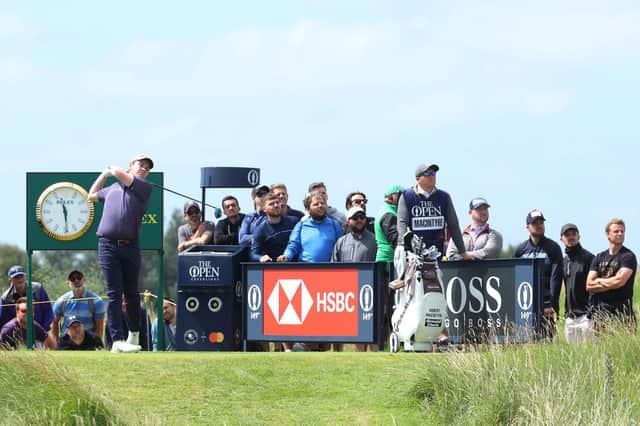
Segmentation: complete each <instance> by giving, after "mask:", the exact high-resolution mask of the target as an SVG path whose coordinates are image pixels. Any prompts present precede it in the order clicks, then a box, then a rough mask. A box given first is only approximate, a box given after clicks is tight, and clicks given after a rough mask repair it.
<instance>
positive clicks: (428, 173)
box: [422, 170, 436, 177]
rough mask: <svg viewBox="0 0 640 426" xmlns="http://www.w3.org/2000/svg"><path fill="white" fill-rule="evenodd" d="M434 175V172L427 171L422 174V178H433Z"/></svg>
mask: <svg viewBox="0 0 640 426" xmlns="http://www.w3.org/2000/svg"><path fill="white" fill-rule="evenodd" d="M435 175H436V171H435V170H427V171H426V172H424V173H423V174H422V176H425V177H429V176H435Z"/></svg>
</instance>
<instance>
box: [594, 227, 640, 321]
mask: <svg viewBox="0 0 640 426" xmlns="http://www.w3.org/2000/svg"><path fill="white" fill-rule="evenodd" d="M625 232H626V226H625V223H624V221H623V220H622V219H618V218H614V219H611V220H610V221H609V222H608V223H607V226H606V227H605V233H606V234H607V240H608V241H609V248H608V249H607V250H604V251H602V252H600V253H598V254H597V255H596V257H595V258H594V259H593V262H591V267H590V268H589V275H588V276H587V291H588V292H590V293H591V303H592V305H593V310H594V314H593V319H594V325H595V327H596V329H602V328H603V327H604V326H605V325H606V319H607V317H613V318H615V319H619V320H620V321H622V322H623V323H625V324H627V325H628V326H630V327H631V328H632V329H634V330H635V324H636V316H635V314H634V312H633V282H634V280H635V276H636V269H637V266H638V262H637V260H636V255H635V254H634V253H633V252H632V251H631V250H629V249H628V248H626V247H625V246H624V245H623V244H624V237H625Z"/></svg>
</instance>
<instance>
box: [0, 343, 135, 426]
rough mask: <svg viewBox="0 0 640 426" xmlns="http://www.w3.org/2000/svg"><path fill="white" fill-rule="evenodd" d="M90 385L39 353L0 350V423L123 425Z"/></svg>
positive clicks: (87, 380) (102, 396) (50, 358)
mask: <svg viewBox="0 0 640 426" xmlns="http://www.w3.org/2000/svg"><path fill="white" fill-rule="evenodd" d="M92 385H93V383H92V381H91V379H90V377H87V378H86V379H85V380H84V381H83V380H79V378H78V377H77V376H76V375H75V374H73V373H70V372H69V370H67V369H66V368H64V367H63V366H61V365H59V364H56V362H55V361H54V359H53V358H52V357H51V356H50V355H48V354H46V353H44V352H42V351H35V352H27V351H24V350H22V351H16V352H2V351H0V401H2V403H1V404H0V424H7V425H107V424H109V425H111V424H113V425H118V424H123V422H122V421H121V420H120V419H119V418H118V416H116V415H115V414H114V413H113V412H112V410H111V409H110V403H109V402H108V400H107V399H106V398H105V397H104V395H101V394H100V393H95V391H94V390H93V389H92Z"/></svg>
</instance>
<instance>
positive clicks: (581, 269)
mask: <svg viewBox="0 0 640 426" xmlns="http://www.w3.org/2000/svg"><path fill="white" fill-rule="evenodd" d="M560 239H561V240H562V243H563V244H564V247H565V248H564V252H565V253H566V256H565V257H564V259H562V274H563V278H564V289H565V294H566V298H565V303H564V316H565V323H564V334H565V336H566V338H567V342H569V343H576V342H582V341H584V340H586V338H587V337H589V335H590V333H591V330H592V324H591V320H590V319H589V293H588V292H587V275H588V274H589V268H590V267H591V262H592V261H593V257H594V256H593V254H592V253H591V252H590V251H588V250H585V249H584V248H582V245H581V244H580V232H579V231H578V227H577V226H576V225H574V224H573V223H567V224H566V225H564V226H563V227H562V229H561V230H560Z"/></svg>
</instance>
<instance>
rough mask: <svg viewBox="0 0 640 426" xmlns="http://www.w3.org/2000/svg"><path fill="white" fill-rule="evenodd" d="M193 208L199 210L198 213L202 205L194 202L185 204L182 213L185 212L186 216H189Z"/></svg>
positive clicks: (190, 201)
mask: <svg viewBox="0 0 640 426" xmlns="http://www.w3.org/2000/svg"><path fill="white" fill-rule="evenodd" d="M191 207H195V208H197V209H198V211H200V205H199V204H198V203H196V202H195V201H193V200H189V201H187V202H186V203H184V207H183V208H182V211H184V214H187V212H188V211H189V209H190V208H191Z"/></svg>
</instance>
